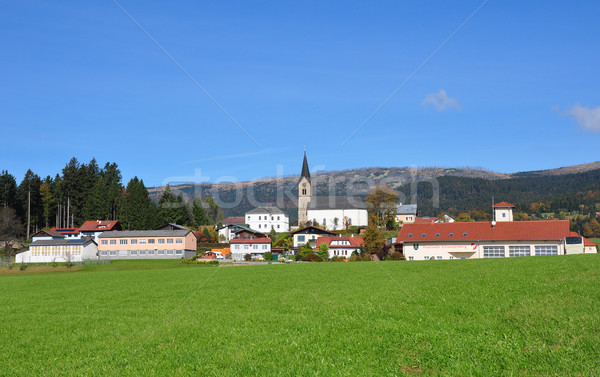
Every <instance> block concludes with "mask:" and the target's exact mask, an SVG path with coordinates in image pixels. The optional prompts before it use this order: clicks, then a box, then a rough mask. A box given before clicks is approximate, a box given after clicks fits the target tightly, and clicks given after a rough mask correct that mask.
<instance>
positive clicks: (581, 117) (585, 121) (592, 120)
mask: <svg viewBox="0 0 600 377" xmlns="http://www.w3.org/2000/svg"><path fill="white" fill-rule="evenodd" d="M565 114H567V115H571V116H573V118H575V120H576V121H577V123H579V125H580V126H581V128H583V129H584V130H588V131H592V132H600V106H598V107H596V108H591V107H585V106H581V105H575V106H573V107H571V109H569V110H567V111H566V112H565Z"/></svg>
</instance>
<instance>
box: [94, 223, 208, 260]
mask: <svg viewBox="0 0 600 377" xmlns="http://www.w3.org/2000/svg"><path fill="white" fill-rule="evenodd" d="M98 238H99V240H100V243H99V245H98V252H99V256H100V258H102V259H106V258H109V259H180V258H191V257H193V256H195V255H196V244H197V239H196V235H195V234H194V232H192V231H191V230H189V229H186V230H131V231H113V232H104V233H102V234H100V235H99V236H98Z"/></svg>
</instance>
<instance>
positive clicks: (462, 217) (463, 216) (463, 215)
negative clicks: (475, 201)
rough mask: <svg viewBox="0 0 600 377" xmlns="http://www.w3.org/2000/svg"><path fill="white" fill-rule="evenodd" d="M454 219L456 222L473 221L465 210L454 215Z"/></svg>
mask: <svg viewBox="0 0 600 377" xmlns="http://www.w3.org/2000/svg"><path fill="white" fill-rule="evenodd" d="M456 221H458V222H471V221H474V220H473V219H472V218H471V215H469V214H468V213H467V212H461V213H459V214H458V215H457V216H456Z"/></svg>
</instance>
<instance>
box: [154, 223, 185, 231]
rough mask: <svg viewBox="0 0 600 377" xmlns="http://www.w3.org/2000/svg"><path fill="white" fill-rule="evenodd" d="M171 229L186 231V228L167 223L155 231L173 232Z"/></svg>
mask: <svg viewBox="0 0 600 377" xmlns="http://www.w3.org/2000/svg"><path fill="white" fill-rule="evenodd" d="M173 229H179V230H188V228H186V227H184V226H183V225H177V224H175V223H167V224H165V225H163V226H160V227H158V228H156V230H173Z"/></svg>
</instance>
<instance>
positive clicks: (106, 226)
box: [79, 220, 121, 243]
mask: <svg viewBox="0 0 600 377" xmlns="http://www.w3.org/2000/svg"><path fill="white" fill-rule="evenodd" d="M118 230H121V223H119V222H118V221H117V220H92V221H86V222H84V223H83V225H82V226H81V227H79V232H80V233H81V238H84V237H88V238H92V239H93V240H94V241H96V243H98V236H100V235H101V234H102V233H104V232H110V231H118Z"/></svg>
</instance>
